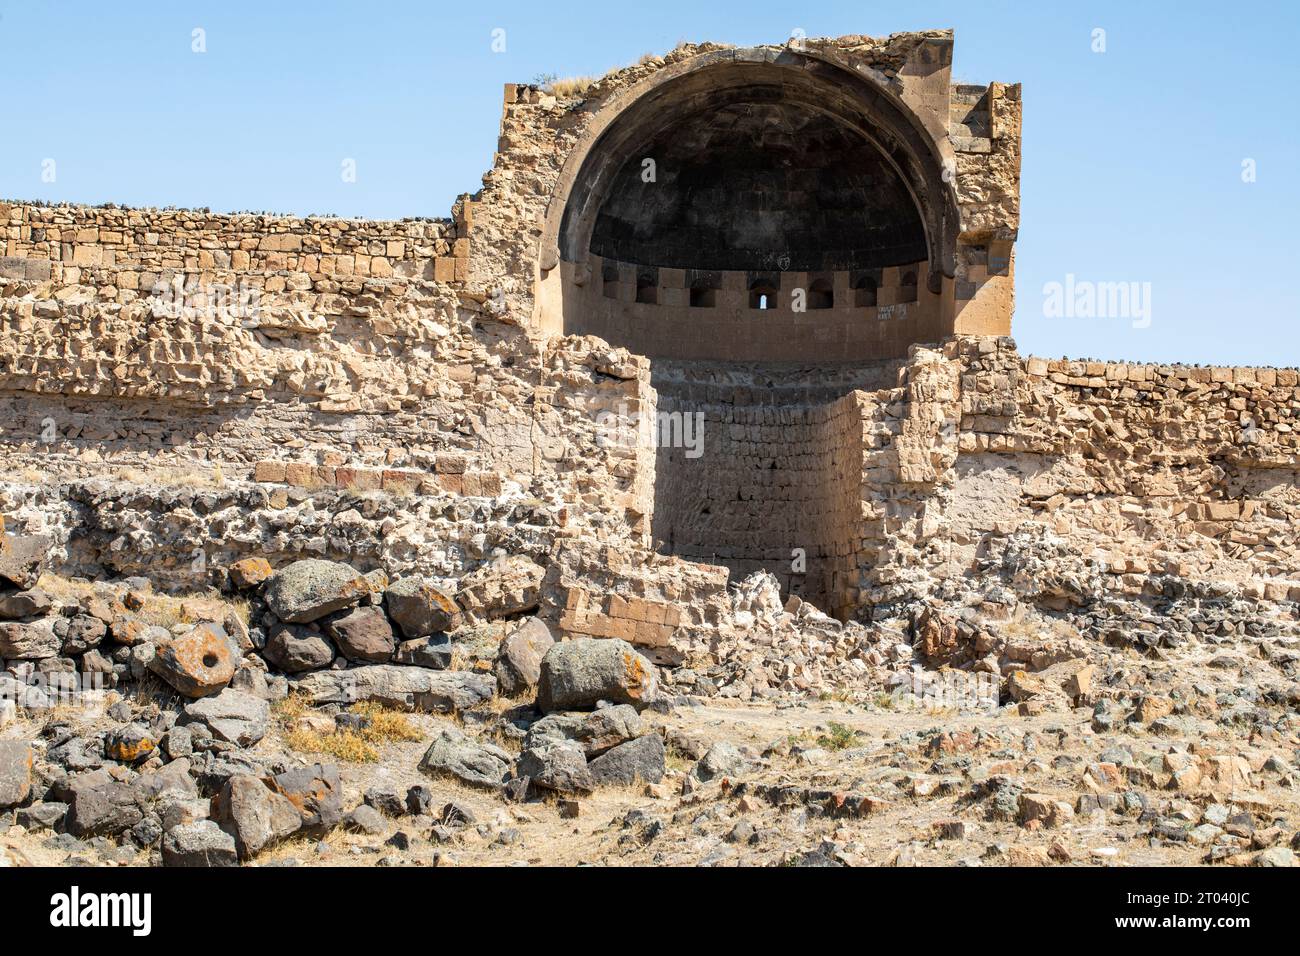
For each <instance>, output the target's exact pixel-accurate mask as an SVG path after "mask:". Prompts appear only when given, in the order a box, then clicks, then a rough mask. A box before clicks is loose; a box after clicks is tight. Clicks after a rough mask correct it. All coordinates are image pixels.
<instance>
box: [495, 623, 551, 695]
mask: <svg viewBox="0 0 1300 956" xmlns="http://www.w3.org/2000/svg"><path fill="white" fill-rule="evenodd" d="M554 644H555V638H554V637H553V636H552V635H551V629H550V628H549V627H547V626H546V622H544V621H543V620H542V619H541V618H538V617H530V618H525V619H524V620H523V621H521V622H519V624H518V625H516V627H515V628H514V630H512V631H511V632H510V633H509V634H508V635H506V638H505V640H503V641H502V642H501V646H500V648H498V650H497V659H496V666H495V672H496V676H497V685H498V686H499V687H500V688H501V693H502V694H504V695H505V696H507V697H514V696H516V695H518V694H523V693H525V692H527V691H530V690H532V689H533V688H534V687H536V686H537V682H538V681H539V680H540V679H541V676H542V658H543V657H544V656H545V654H546V652H547V651H548V650H550V649H551V647H552V646H553V645H554Z"/></svg>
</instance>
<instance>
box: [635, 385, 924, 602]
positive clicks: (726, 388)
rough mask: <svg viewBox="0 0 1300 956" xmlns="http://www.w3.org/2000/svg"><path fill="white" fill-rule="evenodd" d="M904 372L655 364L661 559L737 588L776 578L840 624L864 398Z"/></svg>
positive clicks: (656, 530) (656, 517)
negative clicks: (755, 575) (703, 567)
mask: <svg viewBox="0 0 1300 956" xmlns="http://www.w3.org/2000/svg"><path fill="white" fill-rule="evenodd" d="M898 368H899V363H896V362H882V363H872V364H863V365H846V366H840V367H830V368H822V369H816V370H814V369H809V368H808V367H806V366H800V365H782V366H773V365H749V366H742V365H734V364H717V363H705V362H673V361H667V360H664V361H657V362H654V363H653V366H652V384H653V385H654V388H655V390H656V391H657V392H658V395H659V402H658V412H657V416H658V418H657V422H656V426H657V438H658V449H657V451H656V456H655V488H654V514H653V519H652V523H651V534H652V536H653V538H654V541H655V547H656V549H657V550H658V551H660V552H661V553H663V554H672V555H676V556H678V557H681V558H685V559H687V560H690V561H697V562H701V563H705V564H717V565H721V566H723V567H726V568H728V569H729V570H730V571H731V577H732V580H733V582H734V581H738V580H740V579H742V578H744V577H745V576H746V575H748V574H750V573H752V572H754V571H759V570H765V571H770V572H771V573H772V574H774V575H775V576H776V577H777V579H778V580H779V581H780V584H781V592H782V594H783V595H784V596H789V595H791V594H795V595H798V596H799V597H801V598H803V599H804V600H807V601H809V602H811V603H812V604H814V605H815V606H817V607H818V608H819V609H821V610H823V611H825V612H826V613H828V614H836V613H840V612H841V611H842V608H841V607H839V606H838V603H839V602H838V600H837V598H836V595H835V590H836V575H837V573H838V574H840V575H841V576H843V575H850V576H853V575H855V573H856V569H854V568H852V567H850V566H849V565H848V563H846V562H851V557H850V553H851V545H852V543H853V540H854V536H855V534H856V533H857V532H856V527H857V524H856V520H857V515H858V512H859V510H860V501H859V499H860V488H861V477H862V476H861V471H862V451H861V448H862V444H861V416H860V414H859V412H858V405H857V397H858V396H859V395H860V394H861V393H860V392H858V391H857V390H866V391H874V390H876V389H878V388H884V387H887V386H889V385H892V384H893V383H894V382H896V380H897V376H898Z"/></svg>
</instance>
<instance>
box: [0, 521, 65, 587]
mask: <svg viewBox="0 0 1300 956" xmlns="http://www.w3.org/2000/svg"><path fill="white" fill-rule="evenodd" d="M52 547H54V539H53V538H51V537H50V536H49V535H48V534H4V533H3V532H0V583H3V582H5V581H7V582H9V583H10V584H12V585H13V586H14V587H16V588H34V587H36V582H37V581H39V580H40V577H41V572H42V571H44V570H45V561H46V558H47V557H48V556H49V553H50V549H51V548H52Z"/></svg>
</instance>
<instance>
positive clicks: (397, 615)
mask: <svg viewBox="0 0 1300 956" xmlns="http://www.w3.org/2000/svg"><path fill="white" fill-rule="evenodd" d="M384 604H385V606H386V607H387V608H388V616H389V617H391V618H392V619H393V623H394V624H396V625H397V626H398V628H399V629H400V630H401V632H402V634H403V635H404V636H405V637H406V638H407V639H408V640H409V639H411V638H416V637H428V636H429V635H431V634H436V633H438V632H439V631H451V630H455V628H456V627H458V626H459V625H460V607H459V606H458V605H457V604H456V602H455V601H454V600H452V599H451V597H449V596H448V595H447V594H446V593H445V592H443V591H441V590H440V589H439V588H438V587H436V586H435V585H433V584H430V583H429V582H428V581H425V580H424V579H422V578H414V577H413V578H400V579H398V580H397V581H394V582H393V583H392V584H390V585H389V586H388V590H387V591H385V592H384Z"/></svg>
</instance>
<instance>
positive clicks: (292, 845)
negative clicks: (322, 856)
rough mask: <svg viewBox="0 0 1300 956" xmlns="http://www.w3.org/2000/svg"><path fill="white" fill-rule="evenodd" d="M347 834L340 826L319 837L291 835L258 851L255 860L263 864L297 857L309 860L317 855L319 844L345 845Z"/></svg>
mask: <svg viewBox="0 0 1300 956" xmlns="http://www.w3.org/2000/svg"><path fill="white" fill-rule="evenodd" d="M348 836H349V834H348V833H347V831H345V830H344V829H343V828H342V827H335V828H334V829H333V830H330V831H329V832H328V833H326V834H324V835H323V836H319V837H309V836H301V835H298V836H292V837H290V838H289V839H287V840H284V841H283V842H281V843H277V844H276V845H275V846H273V847H271V848H270V849H267V850H265V851H263V852H262V853H259V854H258V856H257V862H258V863H259V864H262V865H265V864H267V863H283V862H284V861H285V860H289V859H298V860H302V861H303V862H310V861H311V859H312V858H313V857H315V856H316V855H317V850H316V848H317V847H318V846H320V844H322V843H323V844H325V845H326V846H327V847H329V848H330V849H331V850H341V849H343V848H344V847H346V846H347V838H348Z"/></svg>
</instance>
